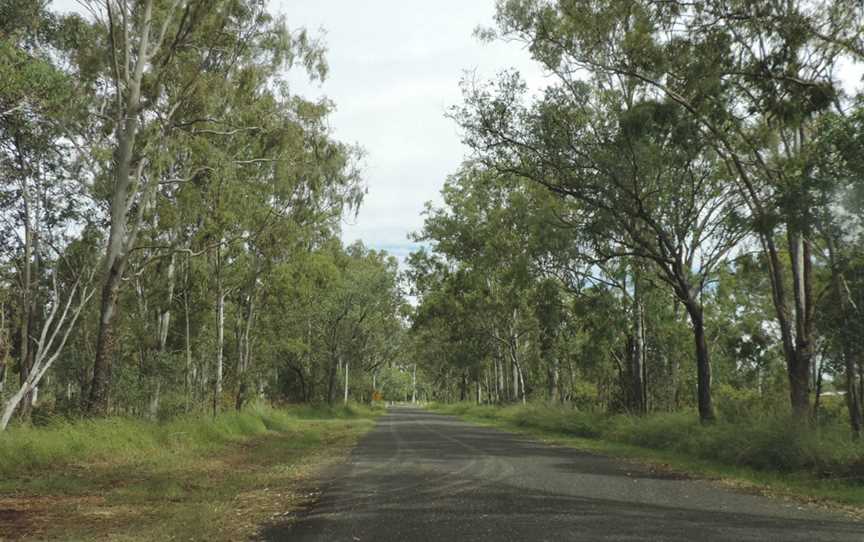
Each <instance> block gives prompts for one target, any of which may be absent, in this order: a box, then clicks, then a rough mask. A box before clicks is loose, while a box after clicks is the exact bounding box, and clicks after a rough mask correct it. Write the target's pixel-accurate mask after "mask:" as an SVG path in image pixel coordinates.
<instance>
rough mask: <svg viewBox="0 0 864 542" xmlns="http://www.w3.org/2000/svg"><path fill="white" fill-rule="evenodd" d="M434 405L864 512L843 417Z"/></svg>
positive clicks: (856, 458)
mask: <svg viewBox="0 0 864 542" xmlns="http://www.w3.org/2000/svg"><path fill="white" fill-rule="evenodd" d="M723 404H724V403H723V402H720V405H723ZM430 408H431V409H433V410H435V411H438V412H442V413H446V414H453V415H457V416H461V417H464V418H466V419H468V420H470V421H475V422H479V423H484V424H493V425H496V426H498V427H501V428H504V429H510V430H517V431H523V432H527V433H529V434H530V435H532V436H536V437H540V438H546V439H552V440H553V441H557V442H560V443H561V444H565V445H571V446H574V447H576V448H580V449H584V450H587V451H592V452H597V453H604V454H610V455H613V456H620V457H628V458H633V459H635V460H643V461H648V462H649V463H652V464H655V465H658V466H659V467H660V468H663V469H668V470H672V471H674V472H679V473H682V474H694V475H697V476H698V475H705V476H708V477H709V478H716V479H719V480H721V481H724V482H729V483H732V484H733V485H737V486H739V487H746V488H749V489H755V490H759V491H762V492H765V493H768V494H779V495H785V496H792V497H795V498H798V499H804V500H808V501H814V500H815V501H820V500H824V501H831V502H833V503H835V504H836V503H839V504H843V505H850V506H852V507H854V509H855V513H856V514H857V515H858V516H860V515H861V514H862V513H864V443H861V442H853V441H851V440H850V439H849V438H848V427H847V426H846V425H845V423H844V421H845V420H843V419H842V417H839V418H838V417H836V416H834V417H825V419H823V420H822V421H821V422H820V423H819V425H818V427H816V428H815V429H811V430H807V431H795V430H790V428H789V424H790V421H789V416H788V414H785V413H782V411H777V412H773V413H772V412H767V413H766V412H761V411H751V412H747V413H742V412H741V411H740V409H739V410H738V413H737V415H735V416H731V415H730V416H728V417H727V416H724V415H721V416H720V417H719V419H718V420H717V422H716V423H714V424H711V425H708V426H706V425H704V424H700V423H699V422H698V420H695V419H694V417H693V415H692V414H691V413H689V412H675V413H654V414H650V415H647V416H642V417H637V416H630V415H626V414H606V413H599V412H584V411H578V410H574V409H573V408H568V407H565V406H554V405H548V404H542V403H538V404H534V403H531V404H527V405H521V404H519V405H510V406H494V405H477V404H476V403H452V404H442V403H437V404H432V405H430ZM838 410H839V409H838Z"/></svg>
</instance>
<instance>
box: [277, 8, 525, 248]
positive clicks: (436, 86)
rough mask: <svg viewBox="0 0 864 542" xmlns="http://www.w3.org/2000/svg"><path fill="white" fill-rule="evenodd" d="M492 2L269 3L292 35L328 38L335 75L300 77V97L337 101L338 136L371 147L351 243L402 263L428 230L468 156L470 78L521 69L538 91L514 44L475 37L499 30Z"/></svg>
mask: <svg viewBox="0 0 864 542" xmlns="http://www.w3.org/2000/svg"><path fill="white" fill-rule="evenodd" d="M494 4H495V2H494V0H436V1H434V2H429V1H419V0H364V1H355V0H271V6H272V8H273V10H274V11H276V12H279V13H283V14H285V15H286V17H287V20H288V24H289V26H290V27H292V28H296V27H306V28H307V29H309V30H310V31H313V32H319V31H323V33H324V40H325V42H326V44H327V49H328V53H327V59H328V63H329V65H330V75H329V76H328V78H327V79H326V80H325V81H324V83H323V84H321V85H320V86H319V85H309V84H308V83H307V82H306V81H304V80H303V78H302V74H301V73H300V72H299V71H298V72H296V73H292V74H291V78H290V80H291V81H292V82H293V83H294V85H295V90H296V92H298V93H299V94H302V95H304V96H307V97H315V96H321V95H326V96H327V97H328V98H330V99H331V100H333V101H334V102H335V104H336V108H337V110H336V112H335V113H334V114H333V116H332V118H331V125H332V128H333V131H334V134H335V136H336V138H337V139H340V140H342V141H345V142H348V143H358V144H359V145H360V146H362V147H363V148H364V149H365V150H366V153H367V154H366V158H365V167H364V176H365V179H366V182H367V183H368V187H369V193H368V194H367V195H366V199H365V201H364V203H363V207H362V208H361V210H360V213H359V215H358V216H357V218H356V219H353V220H350V221H349V222H347V223H346V224H345V225H344V233H343V238H344V240H345V241H346V242H351V241H353V240H354V239H358V238H359V239H362V240H363V241H364V242H365V243H366V244H367V245H368V246H370V247H374V248H379V249H380V248H384V249H387V250H388V251H390V252H391V253H393V254H394V255H396V256H399V257H400V259H401V258H402V257H404V256H405V255H406V254H407V252H408V251H409V250H410V248H411V244H410V242H409V241H408V239H407V235H408V233H409V232H411V231H416V230H419V229H420V227H421V226H422V217H421V216H420V213H421V211H422V210H423V205H424V203H425V202H426V201H429V200H433V201H439V197H438V192H439V190H440V189H441V186H442V185H443V182H444V179H445V178H446V176H447V175H448V174H450V173H453V172H455V170H456V169H457V167H458V166H459V164H460V162H461V161H462V158H463V157H464V156H465V153H466V149H465V148H464V147H463V146H462V145H461V143H460V137H459V133H458V130H457V127H456V125H455V123H454V122H453V121H452V120H450V119H447V118H445V113H446V111H447V109H448V107H450V106H452V105H456V104H458V103H460V101H461V93H460V90H459V80H460V79H461V78H462V77H463V75H464V73H465V72H466V71H471V72H476V74H477V76H478V77H479V78H481V79H485V78H489V77H492V76H494V75H495V74H496V73H497V72H498V71H500V70H502V69H505V68H509V67H515V68H517V69H519V70H520V71H521V72H522V73H523V75H524V76H525V77H526V78H527V79H528V80H529V81H532V82H534V83H535V84H539V83H540V82H542V74H541V70H540V68H539V67H538V66H537V65H536V64H534V63H533V62H531V61H530V58H529V56H528V53H527V52H526V51H524V50H523V49H522V48H521V47H520V46H518V45H516V44H505V43H495V44H484V43H481V42H479V41H478V40H477V39H476V38H474V37H473V35H472V32H473V30H474V28H475V27H477V26H478V25H484V26H489V25H491V24H492V16H493V14H494Z"/></svg>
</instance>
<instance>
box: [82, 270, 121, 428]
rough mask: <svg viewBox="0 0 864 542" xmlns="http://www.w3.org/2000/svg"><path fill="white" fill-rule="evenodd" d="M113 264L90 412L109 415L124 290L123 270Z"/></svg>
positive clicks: (101, 317) (105, 293) (104, 296)
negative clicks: (119, 300)
mask: <svg viewBox="0 0 864 542" xmlns="http://www.w3.org/2000/svg"><path fill="white" fill-rule="evenodd" d="M118 267H119V264H118V265H115V266H112V267H111V269H109V271H108V277H107V279H106V280H105V284H104V286H103V287H102V299H101V303H100V305H99V335H98V336H97V338H96V361H95V363H94V364H93V379H92V380H91V382H90V396H89V398H88V400H87V412H89V413H90V414H97V415H103V416H104V415H105V414H107V413H108V407H109V403H110V397H109V394H110V386H111V369H112V365H113V361H114V317H115V314H116V311H117V297H118V295H119V293H120V281H121V279H122V270H121V269H119V268H118Z"/></svg>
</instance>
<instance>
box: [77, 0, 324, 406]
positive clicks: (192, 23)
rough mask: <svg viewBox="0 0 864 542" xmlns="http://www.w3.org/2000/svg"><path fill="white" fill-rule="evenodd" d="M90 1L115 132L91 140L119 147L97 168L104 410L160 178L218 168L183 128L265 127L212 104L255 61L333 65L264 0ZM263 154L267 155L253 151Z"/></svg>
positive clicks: (96, 397) (99, 73) (97, 390)
mask: <svg viewBox="0 0 864 542" xmlns="http://www.w3.org/2000/svg"><path fill="white" fill-rule="evenodd" d="M85 5H86V6H87V7H88V8H89V11H90V14H91V17H92V19H93V22H94V25H95V26H96V27H97V28H98V29H99V32H100V33H99V34H98V36H97V38H96V39H95V40H94V43H93V47H94V48H95V49H96V50H97V51H99V52H100V53H101V56H99V57H97V58H95V59H89V60H90V61H91V62H94V63H95V67H91V68H90V70H89V73H91V74H92V76H93V79H94V83H93V85H92V91H93V92H94V94H96V96H97V100H96V102H97V104H96V105H95V107H94V109H95V111H94V115H95V118H98V119H100V120H101V122H102V128H103V129H102V131H101V133H102V134H110V135H108V136H106V137H103V138H101V139H99V140H96V141H90V145H92V146H93V147H96V148H100V147H101V148H104V149H105V151H106V152H107V153H108V154H110V160H109V159H105V160H102V162H101V163H99V164H97V167H96V168H94V169H96V171H95V174H96V175H98V176H99V177H100V180H101V184H100V186H101V187H102V189H103V193H102V195H103V196H104V199H105V201H106V203H107V209H108V211H107V217H108V220H107V221H108V224H109V228H108V230H109V232H108V243H107V247H106V252H105V261H104V275H103V278H102V292H101V308H100V331H99V336H98V343H97V349H96V359H95V365H94V376H93V382H92V385H91V387H90V397H89V402H88V405H89V410H90V411H91V412H104V411H105V410H106V409H107V407H108V394H109V387H110V375H111V360H112V356H113V350H114V341H115V339H114V335H113V327H114V323H115V320H116V312H117V299H118V294H119V292H120V288H121V285H122V281H123V278H124V276H125V274H126V271H127V267H128V265H129V259H130V255H131V254H132V253H134V251H135V250H136V248H137V247H138V242H139V236H140V233H141V231H142V229H144V228H145V227H146V224H147V223H148V218H149V217H150V214H151V213H153V212H154V208H155V206H156V202H157V201H158V199H159V197H161V196H165V195H170V193H168V192H167V191H166V190H160V188H163V187H165V186H166V185H170V184H173V183H176V182H178V181H186V180H191V179H194V178H196V177H199V176H200V175H202V174H204V173H206V172H207V171H210V170H208V169H206V166H202V165H201V164H200V163H194V161H191V163H190V161H186V160H184V157H185V154H186V153H182V152H181V153H177V152H176V151H177V148H176V147H175V146H174V145H173V143H174V142H175V141H176V139H175V138H179V139H180V140H183V139H184V137H185V134H184V132H188V131H196V130H209V131H211V132H221V133H222V135H225V136H227V135H230V134H229V132H232V131H233V132H235V133H237V132H242V131H246V130H254V129H256V128H255V126H249V125H246V124H244V125H236V124H232V121H233V120H235V119H232V118H231V116H232V113H233V111H232V110H218V109H215V108H212V107H208V106H210V105H212V104H213V101H212V99H211V98H212V92H213V91H214V90H215V89H216V88H217V87H216V86H215V85H216V84H217V83H218V84H219V85H221V86H220V87H218V88H223V89H224V81H225V80H226V78H227V79H230V78H231V77H232V76H233V77H235V78H237V79H238V80H239V79H241V78H242V77H243V74H244V73H248V72H249V71H250V70H254V68H256V67H262V66H271V67H272V68H273V69H274V70H275V69H276V68H278V67H284V66H285V65H287V64H290V63H291V62H293V61H294V60H299V61H301V62H302V63H304V64H305V65H306V66H307V67H308V68H309V69H310V70H312V71H317V72H323V70H324V69H325V68H324V64H323V60H322V57H321V55H320V52H321V50H320V48H319V47H317V45H315V44H312V43H311V42H310V41H309V40H308V39H307V37H306V35H305V33H301V34H299V35H293V34H291V33H289V32H288V30H287V28H286V27H285V24H284V21H283V20H281V19H277V18H273V17H272V16H270V15H269V14H268V13H267V11H266V6H265V5H264V3H263V2H260V1H257V0H248V1H241V2H227V1H217V0H214V1H210V0H197V1H196V0H173V1H167V0H166V1H161V0H140V1H133V0H112V1H109V2H95V1H93V2H86V3H85ZM271 73H272V72H271ZM252 79H253V82H254V83H255V84H260V80H258V79H256V78H255V77H253V78H252ZM97 111H98V113H97ZM103 154H104V153H103ZM259 159H268V157H264V156H256V157H254V158H252V159H251V160H259ZM202 168H204V169H202ZM219 241H220V242H221V240H219Z"/></svg>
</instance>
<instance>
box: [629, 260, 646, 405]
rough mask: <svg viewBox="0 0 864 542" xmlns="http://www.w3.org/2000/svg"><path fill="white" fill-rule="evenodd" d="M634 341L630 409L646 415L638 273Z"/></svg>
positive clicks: (633, 316) (635, 280)
mask: <svg viewBox="0 0 864 542" xmlns="http://www.w3.org/2000/svg"><path fill="white" fill-rule="evenodd" d="M631 317H632V318H633V341H632V344H631V350H630V368H629V371H628V372H629V373H630V374H629V376H630V398H631V403H630V408H631V410H632V411H633V412H636V413H637V414H644V413H645V394H644V390H645V385H644V382H643V378H642V377H643V375H644V367H643V366H644V363H645V360H644V359H643V355H644V353H645V345H644V338H645V333H644V331H643V329H642V324H643V320H642V288H641V284H640V280H639V273H638V271H637V272H635V273H634V274H633V313H632V314H631Z"/></svg>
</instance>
